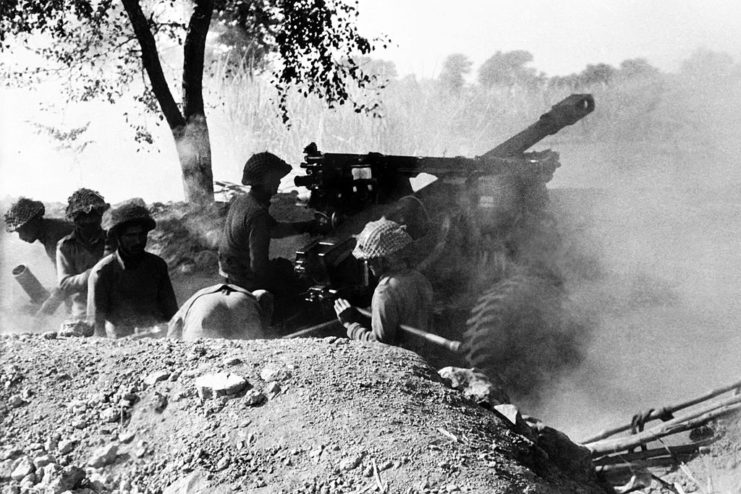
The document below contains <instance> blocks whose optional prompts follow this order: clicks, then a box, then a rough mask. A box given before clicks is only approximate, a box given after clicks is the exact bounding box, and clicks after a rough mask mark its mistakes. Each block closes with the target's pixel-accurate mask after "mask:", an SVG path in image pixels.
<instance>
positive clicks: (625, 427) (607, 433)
mask: <svg viewBox="0 0 741 494" xmlns="http://www.w3.org/2000/svg"><path fill="white" fill-rule="evenodd" d="M739 388H741V381H738V382H735V383H733V384H729V385H728V386H723V387H722V388H718V389H714V390H711V391H708V392H707V393H705V394H704V395H702V396H699V397H697V398H694V399H692V400H689V401H685V402H684V403H679V404H677V405H672V406H668V407H664V408H662V409H660V410H654V411H653V412H651V414H650V415H649V416H648V418H647V419H646V422H649V421H651V420H656V419H658V418H660V417H661V416H663V415H664V414H665V413H674V412H678V411H679V410H683V409H685V408H689V407H691V406H693V405H697V404H698V403H702V402H703V401H707V400H709V399H710V398H715V397H716V396H718V395H720V394H723V393H726V392H728V391H731V390H733V389H739ZM628 429H630V424H627V425H621V426H619V427H615V428H613V429H606V430H604V431H602V432H600V433H599V434H597V435H595V436H592V437H590V438H588V439H585V440H584V441H581V444H584V445H587V444H589V443H593V442H596V441H599V440H600V439H605V438H607V437H610V436H614V435H615V434H618V433H620V432H624V431H627V430H628Z"/></svg>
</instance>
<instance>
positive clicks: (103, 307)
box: [87, 199, 178, 338]
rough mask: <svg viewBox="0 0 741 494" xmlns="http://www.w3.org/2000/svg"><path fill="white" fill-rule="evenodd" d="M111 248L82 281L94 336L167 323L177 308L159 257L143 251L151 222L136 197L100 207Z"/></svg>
mask: <svg viewBox="0 0 741 494" xmlns="http://www.w3.org/2000/svg"><path fill="white" fill-rule="evenodd" d="M103 224H104V226H105V227H106V228H107V229H108V235H109V236H111V237H112V239H113V241H114V242H115V245H117V248H116V251H115V252H114V253H113V254H110V255H108V256H106V257H104V258H103V259H101V260H100V262H98V263H97V264H96V265H95V266H94V267H93V269H92V271H91V273H90V279H89V281H88V300H87V313H88V323H89V324H92V325H94V327H95V335H96V336H106V335H108V336H110V337H113V338H117V337H121V336H128V335H131V334H133V333H134V329H135V328H144V327H152V326H155V325H157V324H160V323H163V322H167V321H168V320H169V319H170V318H171V317H172V316H173V315H174V314H175V312H177V310H178V306H177V302H176V300H175V292H174V291H173V289H172V284H171V283H170V275H169V274H168V272H167V264H166V263H165V261H164V260H163V259H162V258H161V257H158V256H156V255H154V254H150V253H149V252H146V251H145V250H144V249H145V248H146V246H147V234H148V232H149V231H150V230H152V229H154V227H155V225H156V224H155V221H154V219H153V218H152V216H151V215H150V214H149V210H148V209H147V208H146V206H145V205H144V201H142V200H141V199H133V200H131V201H128V202H125V203H124V204H121V205H119V206H118V207H116V208H113V209H111V210H110V211H108V212H106V214H105V217H104V219H103Z"/></svg>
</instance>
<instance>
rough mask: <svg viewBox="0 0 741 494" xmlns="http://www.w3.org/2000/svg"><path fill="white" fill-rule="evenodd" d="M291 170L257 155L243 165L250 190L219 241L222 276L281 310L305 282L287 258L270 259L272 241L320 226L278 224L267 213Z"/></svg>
mask: <svg viewBox="0 0 741 494" xmlns="http://www.w3.org/2000/svg"><path fill="white" fill-rule="evenodd" d="M289 171H291V165H289V164H288V163H286V162H285V161H283V160H282V159H280V158H279V157H277V156H276V155H274V154H272V153H269V152H267V151H266V152H264V153H258V154H253V155H252V156H251V157H250V159H248V160H247V163H245V165H244V169H243V173H242V184H243V185H249V186H250V191H249V193H247V194H244V195H242V196H239V197H238V198H236V199H235V200H234V202H233V203H232V204H231V206H230V207H229V213H228V214H227V217H226V223H225V224H224V230H223V232H222V235H221V239H220V241H219V273H220V274H221V276H223V277H224V278H226V281H227V283H232V284H235V285H238V286H241V287H242V288H245V289H246V290H249V291H254V290H259V289H263V290H268V291H269V292H271V293H272V294H273V295H274V296H275V299H276V301H275V303H276V305H277V306H278V307H281V306H283V301H285V300H289V299H291V298H292V297H295V296H296V295H297V294H298V292H299V291H300V290H301V283H300V282H299V281H298V280H297V278H296V276H295V275H294V273H293V266H292V265H291V263H290V262H289V261H287V260H286V259H273V260H270V259H269V258H268V254H269V251H270V239H271V238H283V237H288V236H291V235H298V234H301V233H314V232H318V231H319V229H320V228H321V225H320V224H319V223H317V222H316V221H314V220H312V221H302V222H294V223H288V222H285V223H284V222H278V221H276V220H275V219H274V218H273V217H272V216H271V215H270V213H269V212H268V208H269V207H270V198H271V197H272V196H273V195H275V194H276V193H277V192H278V186H279V185H280V180H281V178H283V177H284V176H286V175H287V174H288V172H289Z"/></svg>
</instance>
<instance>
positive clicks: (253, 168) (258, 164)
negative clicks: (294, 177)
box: [242, 151, 291, 185]
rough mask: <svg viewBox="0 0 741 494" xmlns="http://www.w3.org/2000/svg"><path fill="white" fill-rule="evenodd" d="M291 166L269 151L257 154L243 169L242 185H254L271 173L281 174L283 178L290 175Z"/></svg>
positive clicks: (251, 157)
mask: <svg viewBox="0 0 741 494" xmlns="http://www.w3.org/2000/svg"><path fill="white" fill-rule="evenodd" d="M290 171H291V165H289V164H288V163H286V162H285V161H283V160H282V159H280V158H279V157H277V156H276V155H274V154H273V153H270V152H268V151H265V152H263V153H256V154H253V155H252V156H250V159H248V160H247V162H246V163H245V164H244V168H243V169H242V185H254V184H255V183H256V182H259V181H261V180H262V179H263V177H265V176H266V175H267V174H268V173H270V172H276V173H279V174H280V176H281V178H283V177H285V176H286V175H288V172H290Z"/></svg>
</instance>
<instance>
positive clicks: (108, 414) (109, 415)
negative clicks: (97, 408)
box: [99, 408, 121, 422]
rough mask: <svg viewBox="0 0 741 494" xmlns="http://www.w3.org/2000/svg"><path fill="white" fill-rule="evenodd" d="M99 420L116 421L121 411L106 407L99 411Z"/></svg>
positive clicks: (119, 417)
mask: <svg viewBox="0 0 741 494" xmlns="http://www.w3.org/2000/svg"><path fill="white" fill-rule="evenodd" d="M99 417H100V420H101V422H118V421H119V420H120V419H121V412H120V411H119V410H118V409H117V408H106V409H105V410H103V411H102V412H100V415H99Z"/></svg>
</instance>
